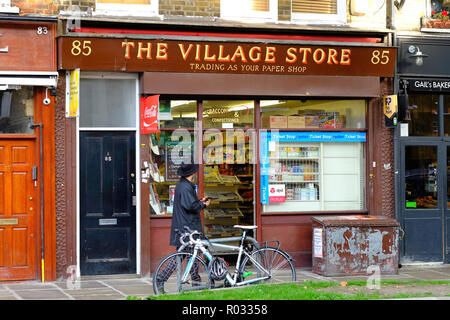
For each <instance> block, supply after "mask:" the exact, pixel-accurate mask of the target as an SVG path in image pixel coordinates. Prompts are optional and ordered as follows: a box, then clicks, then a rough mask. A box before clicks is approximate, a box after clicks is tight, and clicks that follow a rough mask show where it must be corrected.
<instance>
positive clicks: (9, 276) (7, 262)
mask: <svg viewBox="0 0 450 320" xmlns="http://www.w3.org/2000/svg"><path fill="white" fill-rule="evenodd" d="M55 32H56V19H51V18H33V19H31V18H25V17H17V16H16V17H13V16H11V17H8V16H4V17H2V18H0V281H3V280H31V279H33V280H34V279H39V280H42V281H47V280H55V279H56V268H55V244H54V237H55V232H54V230H55V216H54V205H55V204H54V201H55V198H54V176H53V169H54V167H53V166H54V156H55V155H54V108H55V107H54V99H53V96H52V93H54V90H55V88H56V84H57V75H58V74H57V72H56V57H55V52H56V41H55Z"/></svg>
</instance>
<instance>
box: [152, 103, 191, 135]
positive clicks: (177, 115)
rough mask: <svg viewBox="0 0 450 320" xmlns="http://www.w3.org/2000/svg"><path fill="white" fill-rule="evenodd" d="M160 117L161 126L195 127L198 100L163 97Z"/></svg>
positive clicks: (160, 104)
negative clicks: (166, 98)
mask: <svg viewBox="0 0 450 320" xmlns="http://www.w3.org/2000/svg"><path fill="white" fill-rule="evenodd" d="M158 118H159V120H160V126H161V128H194V127H195V121H196V120H197V101H196V100H164V99H161V100H160V101H159V114H158Z"/></svg>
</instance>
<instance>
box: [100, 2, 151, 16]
mask: <svg viewBox="0 0 450 320" xmlns="http://www.w3.org/2000/svg"><path fill="white" fill-rule="evenodd" d="M93 14H94V15H111V16H133V17H139V16H140V17H143V16H145V17H149V16H151V17H160V15H159V1H158V0H152V1H151V2H150V4H123V3H98V2H97V1H95V12H94V13H93Z"/></svg>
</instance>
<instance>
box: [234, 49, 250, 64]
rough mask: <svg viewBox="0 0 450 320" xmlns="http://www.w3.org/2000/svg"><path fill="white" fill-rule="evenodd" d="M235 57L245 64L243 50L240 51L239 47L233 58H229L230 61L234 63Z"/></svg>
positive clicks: (245, 59)
mask: <svg viewBox="0 0 450 320" xmlns="http://www.w3.org/2000/svg"><path fill="white" fill-rule="evenodd" d="M237 57H240V58H241V60H242V62H247V58H245V53H244V49H242V47H241V46H238V47H237V49H236V51H235V52H234V55H233V57H232V58H231V61H233V62H235V61H236V58H237Z"/></svg>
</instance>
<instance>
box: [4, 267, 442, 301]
mask: <svg viewBox="0 0 450 320" xmlns="http://www.w3.org/2000/svg"><path fill="white" fill-rule="evenodd" d="M296 271H297V281H299V282H302V281H305V280H306V281H308V280H317V281H339V282H343V281H350V280H362V281H366V280H367V279H368V277H366V276H343V277H324V276H321V275H318V274H314V273H312V272H311V268H298V269H297V270H296ZM381 280H397V281H411V280H449V281H450V265H449V264H417V265H406V266H402V268H400V269H399V272H398V274H396V275H381ZM152 294H153V287H152V281H151V279H150V277H148V276H147V277H140V276H138V275H114V276H83V277H81V278H80V279H79V280H78V281H76V282H70V281H67V280H65V279H64V280H58V281H54V282H45V283H42V282H40V281H23V282H0V300H124V299H126V298H127V297H128V296H136V297H147V296H149V295H152ZM422 299H425V300H450V297H427V298H415V300H422Z"/></svg>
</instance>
